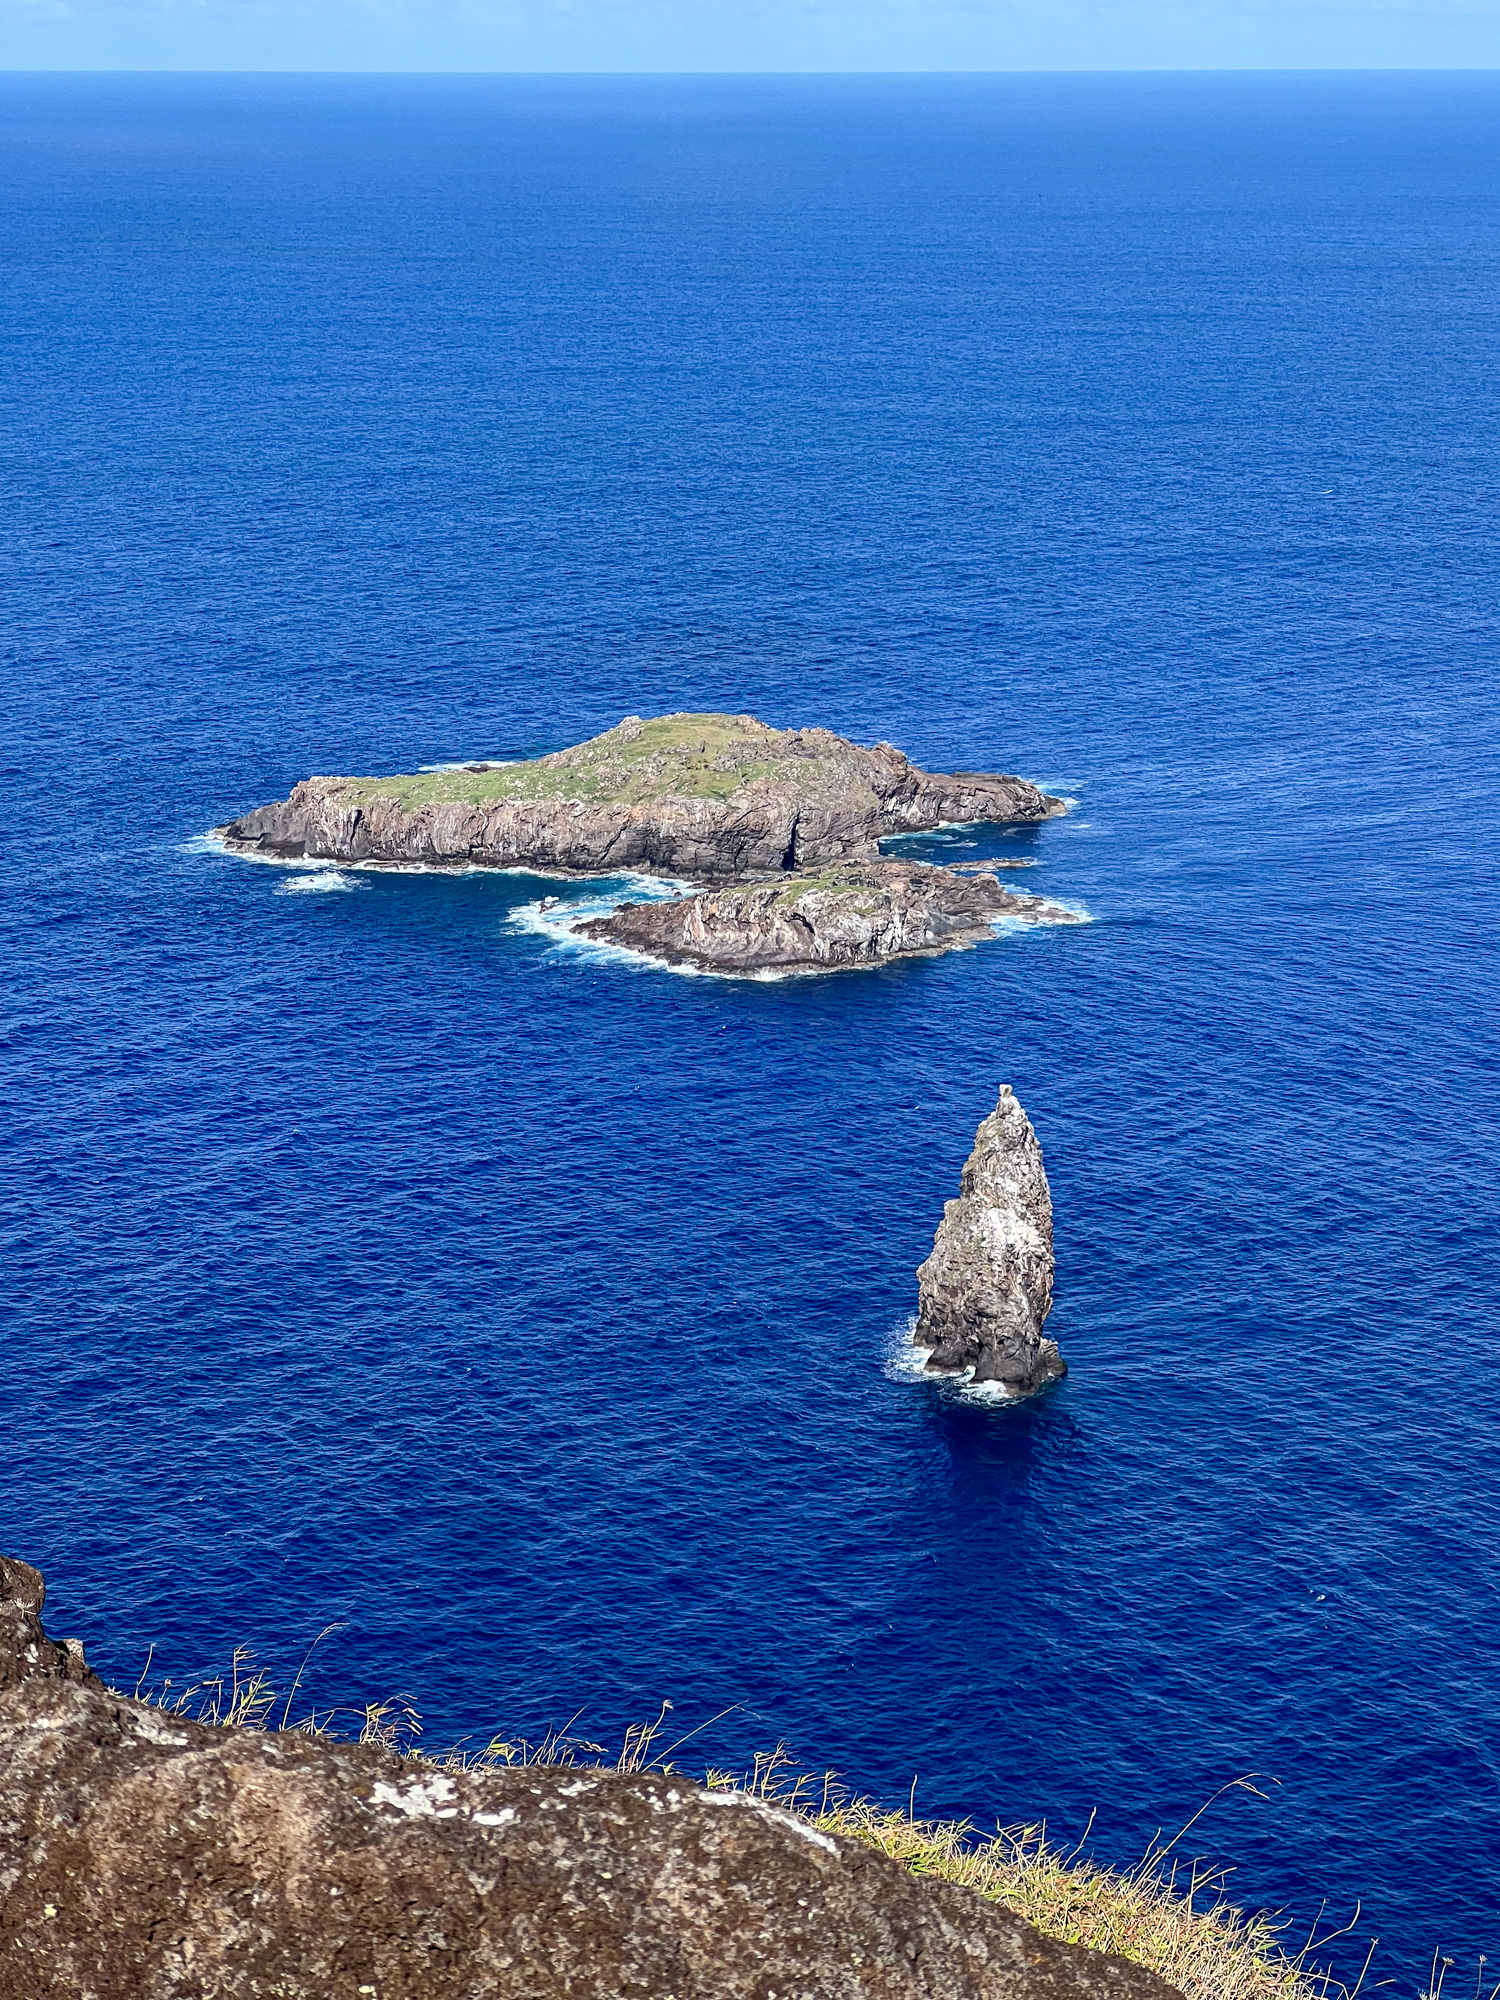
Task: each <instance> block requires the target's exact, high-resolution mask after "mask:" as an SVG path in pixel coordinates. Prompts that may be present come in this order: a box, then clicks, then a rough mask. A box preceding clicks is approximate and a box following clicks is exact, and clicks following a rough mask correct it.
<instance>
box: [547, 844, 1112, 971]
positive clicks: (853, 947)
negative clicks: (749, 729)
mask: <svg viewBox="0 0 1500 2000" xmlns="http://www.w3.org/2000/svg"><path fill="white" fill-rule="evenodd" d="M1001 917H1014V918H1019V919H1020V920H1021V921H1022V922H1024V923H1033V924H1076V923H1078V922H1079V921H1080V919H1079V918H1078V917H1076V916H1074V914H1073V913H1072V911H1071V910H1065V909H1063V908H1062V907H1061V905H1060V904H1057V903H1049V902H1046V901H1045V900H1044V899H1043V898H1042V897H1040V896H1018V895H1017V894H1016V893H1015V891H1014V890H1011V889H1002V888H1001V887H1000V885H999V883H998V882H996V880H995V879H994V877H993V876H992V875H984V874H964V875H958V874H955V873H954V872H953V871H952V870H951V869H948V868H932V867H929V866H927V865H926V864H925V863H922V862H918V861H857V862H836V863H834V864H833V865H832V866H831V867H829V868H825V869H823V870H821V871H819V870H816V869H809V870H805V871H802V872H799V873H797V874H794V875H790V876H780V877H778V878H777V879H775V880H773V881H769V882H753V883H746V884H744V885H743V886H736V887H735V888H732V889H710V890H707V891H706V892H705V893H704V894H702V895H699V896H684V897H681V898H680V899H679V900H678V901H677V902H675V903H660V902H657V903H625V904H622V905H621V907H620V908H619V909H618V910H615V911H614V912H612V914H611V915H609V916H607V917H596V918H594V919H593V920H592V921H591V922H589V923H585V924H580V925H579V926H578V930H579V935H580V936H584V937H592V938H597V939H599V940H600V941H601V942H602V943H606V944H617V945H623V946H624V947H625V948H626V949H627V950H630V951H639V952H644V953H646V954H647V955H648V956H649V957H651V958H659V959H663V960H665V961H666V963H667V964H669V965H693V966H697V967H699V968H700V969H701V970H703V971H706V972H722V973H741V974H749V973H757V972H836V971H841V970H846V969H848V968H850V967H853V966H868V965H880V964H883V963H884V962H885V961H886V960H887V959H891V958H911V957H919V956H928V955H930V954H932V953H934V952H939V951H952V950H953V949H954V948H955V946H959V945H967V944H973V943H975V942H977V941H978V940H979V939H981V938H987V937H993V935H994V931H993V929H992V926H993V925H994V924H995V923H996V922H997V920H998V919H1000V918H1001Z"/></svg>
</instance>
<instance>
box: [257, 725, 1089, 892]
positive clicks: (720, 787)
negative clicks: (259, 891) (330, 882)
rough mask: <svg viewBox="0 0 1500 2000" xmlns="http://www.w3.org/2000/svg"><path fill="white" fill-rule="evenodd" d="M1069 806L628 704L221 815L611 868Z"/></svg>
mask: <svg viewBox="0 0 1500 2000" xmlns="http://www.w3.org/2000/svg"><path fill="white" fill-rule="evenodd" d="M1062 810H1063V805H1062V801H1061V800H1059V799H1054V798H1049V797H1048V796H1047V795H1046V794H1045V793H1044V792H1040V791H1038V790H1037V788H1036V786H1035V785H1032V784H1028V783H1027V782H1026V780H1025V779H1024V778H1009V777H1002V776H997V775H991V774H987V773H984V772H975V771H957V772H953V773H951V774H949V775H946V776H945V775H941V774H938V773H934V772H931V771H921V770H918V769H917V767H916V766H915V765H914V764H910V763H908V762H907V760H906V758H905V757H904V756H902V754H901V752H900V751H899V750H896V749H893V748H892V746H891V745H890V744H889V743H877V744H876V745H875V746H874V747H873V748H872V749H868V748H865V747H864V746H862V745H860V744H857V743H850V742H847V741H846V740H845V739H844V738H843V737H842V736H835V735H833V734H832V733H831V732H830V731H829V730H826V729H771V728H768V727H767V725H766V724H765V723H763V722H758V721H757V720H756V719H755V717H754V716H753V715H667V716H658V717H655V718H654V719H653V720H651V721H649V722H643V721H642V720H641V719H640V717H639V716H627V717H626V719H625V721H624V722H622V723H620V725H619V726H618V727H617V728H615V729H611V730H607V731H606V732H605V734H604V735H602V736H596V737H593V738H592V739H591V740H590V741H589V742H587V743H579V744H575V745H574V746H573V748H572V749H569V750H558V751H555V752H554V753H553V754H552V755H551V756H548V757H539V758H536V759H535V760H534V761H532V762H529V763H518V764H506V765H482V766H473V765H471V766H467V767H465V768H464V769H462V770H458V771H435V772H417V773H413V774H411V775H408V776H403V777H394V778H307V779H304V780H303V782H302V783H301V784H299V785H298V786H296V788H295V789H294V790H293V792H292V794H291V796H290V798H287V799H285V800H283V801H281V803H279V804H277V805H268V806H261V807H260V808H258V809H257V810H256V811H255V812H250V813H246V814H245V816H244V817H243V818H242V819H237V820H235V821H233V822H232V823H231V824H230V825H228V826H226V827H221V828H219V832H220V833H221V834H222V835H223V836H224V838H225V840H226V842H227V843H228V845H229V846H230V847H231V848H238V849H240V850H241V851H244V852H254V853H261V854H267V855H275V856H283V857H289V856H290V857H295V856H308V857H311V858H314V859H319V860H329V861H349V862H357V861H366V862H376V863H379V862H384V863H387V864H390V865H402V864H405V865H412V864H418V865H423V866H446V867H454V866H475V865H478V866H485V867H496V868H519V867H529V868H537V869H541V870H543V871H544V872H551V873H561V874H572V875H607V874H613V873H617V872H618V871H620V870H621V869H629V868H634V869H641V870H644V871H645V872H647V873H652V874H659V875H661V874H665V875H682V876H685V877H691V878H693V879H696V880H705V881H722V880H724V879H726V878H730V877H734V876H738V875H749V874H764V873H768V872H770V871H772V870H779V869H791V868H800V867H805V866H807V865H809V864H813V863H822V862H825V861H835V860H840V859H843V858H845V857H853V856H861V857H862V856H873V855H874V854H875V852H876V842H877V841H878V840H880V839H881V838H882V837H883V836H886V835H889V834H895V833H908V832H914V831H917V830H920V829H922V828H925V827H933V826H937V825H939V824H940V823H941V822H944V821H977V820H1041V819H1048V818H1051V817H1052V816H1054V815H1055V814H1057V813H1060V812H1061V811H1062Z"/></svg>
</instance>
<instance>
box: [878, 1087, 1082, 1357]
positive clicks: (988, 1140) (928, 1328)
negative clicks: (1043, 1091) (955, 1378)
mask: <svg viewBox="0 0 1500 2000" xmlns="http://www.w3.org/2000/svg"><path fill="white" fill-rule="evenodd" d="M917 1281H918V1284H919V1286H920V1306H919V1310H918V1315H917V1330H916V1333H915V1334H914V1335H913V1339H914V1341H915V1343H916V1345H917V1346H918V1347H927V1348H931V1350H932V1352H931V1354H930V1355H929V1356H928V1359H927V1366H928V1367H929V1368H932V1369H941V1370H950V1371H958V1370H962V1369H967V1368H972V1369H973V1371H974V1376H973V1379H974V1380H975V1381H976V1382H995V1383H998V1384H1000V1385H1001V1386H1002V1387H1003V1388H1005V1389H1006V1390H1007V1391H1008V1392H1009V1393H1010V1394H1011V1395H1013V1396H1027V1395H1030V1394H1031V1393H1032V1391H1033V1390H1036V1389H1041V1388H1045V1386H1046V1385H1047V1383H1049V1382H1055V1381H1056V1380H1057V1379H1058V1377H1059V1376H1061V1375H1065V1374H1066V1373H1067V1363H1066V1362H1065V1361H1064V1360H1063V1358H1062V1356H1061V1355H1060V1354H1059V1353H1058V1351H1057V1343H1056V1341H1053V1340H1046V1339H1044V1338H1043V1336H1042V1325H1043V1323H1044V1321H1045V1320H1046V1317H1047V1314H1048V1313H1049V1312H1050V1311H1051V1309H1052V1196H1051V1193H1050V1191H1049V1189H1048V1187H1047V1174H1046V1170H1045V1168H1044V1167H1043V1165H1042V1149H1041V1146H1040V1145H1039V1144H1038V1143H1037V1136H1036V1133H1035V1132H1033V1131H1032V1129H1031V1120H1030V1119H1029V1118H1028V1117H1027V1116H1026V1113H1025V1112H1024V1111H1023V1110H1022V1109H1021V1107H1020V1105H1019V1104H1017V1102H1016V1100H1015V1097H1014V1096H1013V1095H1012V1093H1011V1088H1010V1085H1009V1084H1006V1085H1004V1087H1003V1088H1002V1089H1001V1092H1000V1101H999V1103H998V1104H997V1105H996V1106H995V1108H994V1110H993V1111H992V1112H991V1113H990V1115H989V1117H988V1118H986V1119H985V1121H984V1123H983V1124H982V1125H981V1126H980V1128H979V1130H978V1131H977V1132H976V1133H975V1135H974V1150H973V1152H972V1153H970V1155H969V1157H968V1160H967V1162H966V1163H965V1165H964V1170H963V1175H962V1178H961V1179H960V1181H959V1193H958V1199H957V1200H956V1201H950V1202H949V1203H948V1204H947V1205H946V1206H945V1208H944V1210H943V1219H942V1221H941V1222H940V1223H939V1224H938V1231H937V1235H936V1237H935V1238H934V1239H933V1245H932V1254H931V1255H930V1256H929V1257H928V1259H927V1261H926V1263H925V1264H923V1265H922V1267H921V1269H920V1270H919V1271H918V1272H917Z"/></svg>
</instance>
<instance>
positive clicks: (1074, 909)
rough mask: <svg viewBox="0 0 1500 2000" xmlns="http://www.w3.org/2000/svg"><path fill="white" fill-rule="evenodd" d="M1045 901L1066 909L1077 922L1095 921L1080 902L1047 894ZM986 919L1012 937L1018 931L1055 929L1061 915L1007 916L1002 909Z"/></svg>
mask: <svg viewBox="0 0 1500 2000" xmlns="http://www.w3.org/2000/svg"><path fill="white" fill-rule="evenodd" d="M1019 893H1021V894H1029V893H1030V892H1029V891H1025V890H1023V891H1020V892H1019ZM1047 901H1048V902H1049V903H1054V904H1056V906H1057V908H1058V909H1060V910H1066V911H1067V913H1068V915H1069V916H1070V917H1072V918H1073V919H1074V920H1075V922H1077V923H1080V924H1091V923H1093V922H1094V921H1095V918H1094V916H1093V915H1092V913H1091V912H1090V911H1089V910H1087V909H1085V908H1084V906H1083V904H1082V903H1076V902H1075V903H1066V902H1064V901H1063V899H1062V897H1061V896H1049V897H1048V898H1047ZM988 921H989V922H990V923H991V924H992V925H993V926H994V928H995V929H996V930H998V931H1003V932H1004V933H1005V935H1006V936H1007V937H1014V936H1015V934H1016V933H1017V932H1018V931H1037V930H1056V929H1057V928H1058V926H1059V925H1060V924H1061V923H1062V922H1063V919H1062V918H1061V917H1011V916H1007V915H1006V914H1005V912H1004V911H1003V910H1002V911H1001V912H1000V914H999V915H998V916H994V917H991V918H989V920H988ZM1068 928H1069V929H1071V928H1072V926H1071V925H1069V926H1068Z"/></svg>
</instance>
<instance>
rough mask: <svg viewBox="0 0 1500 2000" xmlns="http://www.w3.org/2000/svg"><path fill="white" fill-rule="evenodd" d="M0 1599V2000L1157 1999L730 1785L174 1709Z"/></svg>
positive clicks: (1152, 1989)
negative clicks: (270, 1726) (442, 1752)
mask: <svg viewBox="0 0 1500 2000" xmlns="http://www.w3.org/2000/svg"><path fill="white" fill-rule="evenodd" d="M0 1593H3V1594H4V1597H5V1599H6V1600H7V1608H6V1609H5V1611H4V1612H3V1613H0V1634H3V1637H0V1687H3V1689H4V1691H3V1693H0V2000H168V1996H171V2000H209V1996H212V2000H260V1996H266V2000H269V1997H270V1996H276V2000H363V1997H364V1996H373V1997H374V2000H1180V1996H1178V1995H1176V1994H1175V1992H1174V1989H1173V1988H1171V1987H1169V1986H1167V1985H1165V1984H1164V1983H1163V1981H1161V1980H1160V1979H1158V1978H1157V1977H1156V1976H1155V1975H1154V1974H1152V1973H1149V1972H1146V1971H1145V1970H1143V1969H1142V1968H1141V1967H1139V1966H1136V1965H1132V1964H1129V1963H1128V1962H1126V1961H1125V1960H1122V1959H1117V1958H1111V1957H1106V1956H1105V1955H1103V1954H1102V1953H1098V1952H1092V1951H1086V1950H1083V1949H1082V1948H1080V1947H1078V1946H1074V1945H1066V1944H1059V1943H1057V1942H1055V1941H1054V1940H1052V1939H1049V1938H1045V1937H1043V1936H1042V1935H1041V1934H1040V1933H1039V1932H1037V1931H1035V1930H1033V1929H1032V1928H1031V1927H1030V1925H1028V1924H1025V1923H1023V1922H1022V1921H1021V1920H1020V1919H1019V1918H1017V1917H1015V1916H1012V1915H1011V1914H1010V1913H1009V1912H1008V1911H1006V1910H1003V1909H1001V1908H999V1907H998V1906H997V1905H995V1904H993V1903H987V1902H984V1901H983V1900H982V1899H981V1898H980V1897H978V1896H977V1895H975V1893H974V1892H973V1891H972V1890H969V1889H961V1888H957V1887H954V1886H952V1885H951V1884H946V1883H939V1882H933V1881H926V1882H924V1881H921V1880H919V1879H917V1878H916V1877H914V1876H912V1875H909V1874H908V1873H907V1872H906V1871H905V1870H904V1869H903V1868H901V1867H900V1866H899V1864H897V1863H896V1862H893V1861H888V1860H886V1859H885V1858H884V1857H883V1856H881V1855H877V1854H874V1853H872V1852H871V1851H870V1850H869V1849H868V1848H865V1847H861V1846H858V1845H856V1844H855V1843H853V1842H850V1841H845V1840H841V1839H836V1838H832V1837H830V1836H829V1835H826V1834H823V1833H820V1832H818V1831H817V1830H815V1829H814V1828H812V1827H810V1826H808V1825H807V1824H806V1823H805V1822H804V1821H802V1820H800V1819H797V1818H795V1817H794V1816H793V1815H791V1814H789V1813H785V1812H782V1811H780V1810H778V1809H775V1808H773V1807H770V1806H767V1805H765V1804H763V1803H761V1802H760V1801H759V1800H756V1799H753V1798H750V1797H748V1796H747V1795H745V1794H743V1793H737V1792H717V1791H714V1792H710V1791H705V1790H703V1789H702V1788H701V1787H699V1786H697V1785H695V1784H692V1783H690V1782H689V1781H688V1780H686V1779H683V1778H674V1777H663V1776H660V1775H656V1774H652V1773H638V1774H622V1773H620V1772H616V1771H589V1770H568V1769H557V1768H538V1767H530V1768H526V1767H521V1768H512V1769H507V1770H498V1771H490V1772H485V1773H464V1772H461V1771H443V1770H439V1769H437V1768H436V1767H434V1766H432V1765H424V1764H421V1763H418V1762H415V1761H408V1760H403V1759H402V1758H400V1757H397V1756H394V1755H392V1754H391V1753H390V1752H388V1751H384V1750H379V1749H376V1748H373V1747H359V1746H357V1745H349V1744H338V1743H334V1742H331V1741H329V1740H327V1739H321V1738H316V1737H308V1736H300V1735H277V1734H269V1733H268V1734H261V1733H258V1732H255V1731H251V1730H243V1729H212V1728H207V1727H204V1726H203V1725H201V1724H197V1723H192V1722H186V1721H184V1720H182V1719H181V1718H179V1717H177V1716H173V1715H169V1714H166V1713H163V1712H162V1711H161V1710H158V1709H153V1708H150V1707H148V1706H145V1705H143V1704H141V1703H138V1702H134V1701H129V1700H126V1699H124V1698H123V1697H122V1696H119V1695H116V1694H112V1693H110V1692H108V1691H107V1690H105V1689H104V1688H102V1687H101V1686H100V1685H99V1683H98V1682H97V1681H96V1680H94V1678H93V1677H92V1675H87V1678H85V1679H82V1680H80V1679H79V1678H78V1677H77V1676H78V1674H79V1673H84V1674H87V1670H86V1669H84V1668H82V1667H81V1664H80V1663H79V1661H78V1659H77V1656H76V1655H75V1654H74V1653H73V1652H72V1651H70V1650H69V1649H67V1648H63V1647H58V1646H56V1645H55V1644H54V1643H53V1642H52V1641H50V1640H48V1639H47V1638H46V1635H45V1634H44V1633H43V1631H42V1628H41V1624H40V1620H39V1618H38V1615H37V1613H38V1611H39V1609H40V1605H41V1597H42V1590H41V1579H40V1577H39V1576H38V1575H37V1573H36V1571H35V1570H32V1569H29V1568H28V1567H27V1566H26V1565H25V1564H24V1563H18V1562H15V1561H11V1560H6V1559H3V1558H0Z"/></svg>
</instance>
